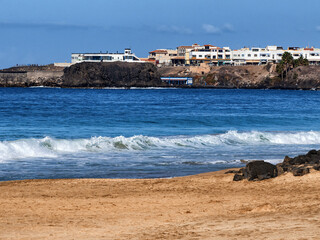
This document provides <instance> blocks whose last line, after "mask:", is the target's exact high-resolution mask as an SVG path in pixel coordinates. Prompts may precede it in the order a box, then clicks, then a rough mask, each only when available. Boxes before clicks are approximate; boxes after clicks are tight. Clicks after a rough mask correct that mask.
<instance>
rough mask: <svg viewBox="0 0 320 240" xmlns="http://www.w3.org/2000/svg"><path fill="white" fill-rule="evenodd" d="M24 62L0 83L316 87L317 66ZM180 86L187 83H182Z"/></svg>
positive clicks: (0, 74)
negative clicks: (165, 79) (283, 70)
mask: <svg viewBox="0 0 320 240" xmlns="http://www.w3.org/2000/svg"><path fill="white" fill-rule="evenodd" d="M63 69H64V68H63V67H56V66H53V65H52V64H51V65H46V66H25V67H13V68H9V69H5V70H0V87H30V86H53V87H59V86H60V87H93V88H100V87H128V88H129V87H162V86H163V87H168V85H167V84H165V83H162V82H161V80H160V76H172V77H179V76H180V77H193V82H194V84H193V86H192V87H200V88H203V87H208V88H250V89H251V88H252V89H312V90H314V89H319V90H320V66H300V67H297V68H294V69H291V70H290V71H289V72H288V75H287V77H285V78H284V79H281V78H280V77H279V76H278V74H277V73H276V71H275V70H276V65H275V64H268V65H264V66H213V67H208V66H207V65H206V66H205V67H203V66H184V67H182V66H177V67H161V68H157V67H155V66H154V65H153V64H151V63H123V62H113V63H80V64H75V65H72V66H71V67H67V68H65V69H64V70H63ZM180 87H190V86H183V85H181V86H180Z"/></svg>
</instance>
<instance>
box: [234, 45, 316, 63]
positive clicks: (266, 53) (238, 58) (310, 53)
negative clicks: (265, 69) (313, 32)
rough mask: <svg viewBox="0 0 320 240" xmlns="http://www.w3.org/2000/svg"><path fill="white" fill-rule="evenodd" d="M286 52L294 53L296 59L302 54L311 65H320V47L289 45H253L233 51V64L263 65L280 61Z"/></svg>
mask: <svg viewBox="0 0 320 240" xmlns="http://www.w3.org/2000/svg"><path fill="white" fill-rule="evenodd" d="M285 52H289V53H291V54H292V56H293V58H294V59H298V58H299V57H300V56H302V57H303V58H306V59H308V61H309V63H310V64H311V65H320V49H316V48H299V47H289V48H287V49H283V48H282V47H279V46H267V47H266V48H260V47H252V48H251V49H249V48H242V49H238V50H233V51H232V60H233V65H261V64H266V63H269V62H270V63H279V62H280V61H281V59H282V55H283V54H284V53H285Z"/></svg>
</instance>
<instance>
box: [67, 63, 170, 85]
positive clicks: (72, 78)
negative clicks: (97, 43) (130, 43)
mask: <svg viewBox="0 0 320 240" xmlns="http://www.w3.org/2000/svg"><path fill="white" fill-rule="evenodd" d="M63 80H64V81H63V87H98V88H99V87H155V86H163V85H164V84H163V83H162V82H161V79H160V75H159V73H158V72H157V68H156V67H155V66H154V65H153V64H151V63H123V62H113V63H103V62H102V63H79V64H75V65H72V66H71V67H69V68H65V70H64V76H63Z"/></svg>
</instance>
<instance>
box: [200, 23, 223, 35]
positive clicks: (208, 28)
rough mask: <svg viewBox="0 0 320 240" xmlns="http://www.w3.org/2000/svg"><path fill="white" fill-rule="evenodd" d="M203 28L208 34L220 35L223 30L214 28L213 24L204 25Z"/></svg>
mask: <svg viewBox="0 0 320 240" xmlns="http://www.w3.org/2000/svg"><path fill="white" fill-rule="evenodd" d="M202 28H203V29H204V31H205V32H206V33H212V34H218V33H220V32H221V29H220V28H218V27H216V26H213V25H211V24H203V25H202Z"/></svg>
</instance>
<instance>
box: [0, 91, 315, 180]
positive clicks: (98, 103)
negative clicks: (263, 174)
mask: <svg viewBox="0 0 320 240" xmlns="http://www.w3.org/2000/svg"><path fill="white" fill-rule="evenodd" d="M319 145H320V92H317V91H285V90H222V89H130V90H126V89H59V88H1V89H0V180H1V181H4V180H16V179H35V178H159V177H161V178H162V177H174V176H184V175H190V174H197V173H201V172H207V171H216V170H220V169H224V168H230V167H238V166H242V163H241V162H240V160H241V159H244V160H254V159H263V160H266V161H270V162H273V163H277V162H280V161H282V160H283V158H284V156H285V155H289V156H295V155H298V154H304V153H306V152H307V151H308V150H310V149H319Z"/></svg>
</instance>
